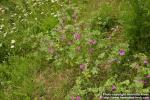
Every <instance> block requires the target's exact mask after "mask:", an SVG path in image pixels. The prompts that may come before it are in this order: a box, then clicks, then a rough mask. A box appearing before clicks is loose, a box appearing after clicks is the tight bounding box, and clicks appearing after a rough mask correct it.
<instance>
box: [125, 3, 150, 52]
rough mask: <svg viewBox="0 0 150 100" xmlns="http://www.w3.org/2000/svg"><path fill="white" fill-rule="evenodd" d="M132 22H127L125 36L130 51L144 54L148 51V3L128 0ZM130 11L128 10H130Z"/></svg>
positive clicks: (149, 31)
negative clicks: (126, 36)
mask: <svg viewBox="0 0 150 100" xmlns="http://www.w3.org/2000/svg"><path fill="white" fill-rule="evenodd" d="M129 3H130V4H131V9H132V11H133V12H132V18H130V19H132V20H130V22H128V29H127V35H128V37H129V38H130V49H132V50H135V51H137V50H138V51H141V52H146V51H149V50H150V45H149V44H150V6H149V5H150V1H149V0H129ZM131 9H130V10H131Z"/></svg>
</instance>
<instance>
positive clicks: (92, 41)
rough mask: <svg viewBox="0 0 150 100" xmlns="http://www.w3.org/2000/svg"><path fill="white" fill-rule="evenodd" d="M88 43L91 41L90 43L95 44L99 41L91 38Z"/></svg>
mask: <svg viewBox="0 0 150 100" xmlns="http://www.w3.org/2000/svg"><path fill="white" fill-rule="evenodd" d="M88 43H89V45H95V44H96V43H97V41H96V40H94V39H90V40H89V41H88Z"/></svg>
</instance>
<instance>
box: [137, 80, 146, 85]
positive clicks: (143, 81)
mask: <svg viewBox="0 0 150 100" xmlns="http://www.w3.org/2000/svg"><path fill="white" fill-rule="evenodd" d="M139 82H141V83H143V84H147V83H148V82H147V81H145V80H139Z"/></svg>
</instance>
